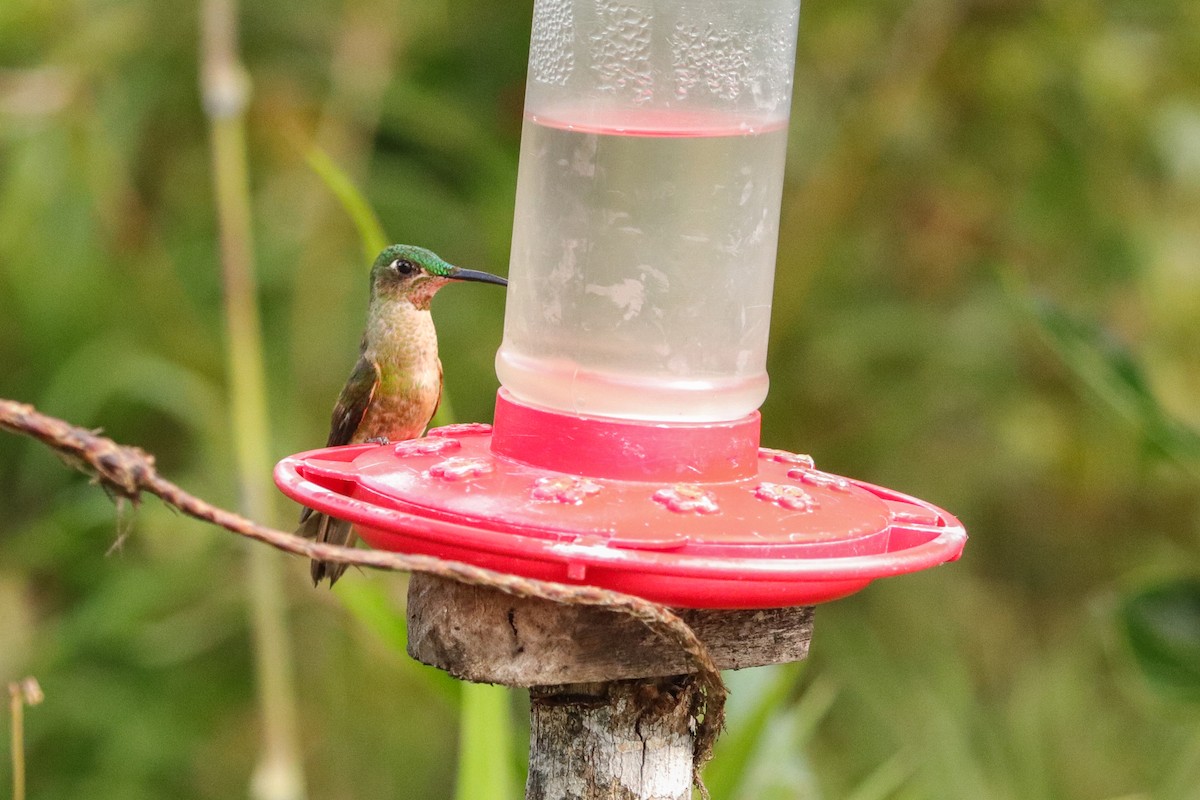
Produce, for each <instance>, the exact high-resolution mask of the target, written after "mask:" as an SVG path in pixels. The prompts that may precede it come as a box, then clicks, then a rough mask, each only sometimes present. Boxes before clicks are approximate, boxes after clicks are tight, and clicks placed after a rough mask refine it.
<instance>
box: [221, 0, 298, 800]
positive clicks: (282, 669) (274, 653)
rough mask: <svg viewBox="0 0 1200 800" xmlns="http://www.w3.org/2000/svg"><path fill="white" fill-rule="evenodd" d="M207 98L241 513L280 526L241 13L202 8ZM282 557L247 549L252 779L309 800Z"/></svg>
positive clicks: (284, 795)
mask: <svg viewBox="0 0 1200 800" xmlns="http://www.w3.org/2000/svg"><path fill="white" fill-rule="evenodd" d="M201 23H202V24H201V41H200V45H201V46H200V59H201V64H200V66H201V87H200V88H201V94H202V96H203V99H204V110H205V114H206V116H207V118H208V123H209V134H210V142H211V157H212V171H213V182H214V192H215V202H216V212H217V226H218V233H219V239H220V245H221V269H222V275H221V277H222V284H223V286H224V289H225V291H224V294H223V298H224V303H225V325H226V341H225V345H226V346H225V354H226V364H227V369H228V374H229V405H230V422H229V424H230V427H231V431H232V437H233V444H234V452H235V457H236V461H237V465H236V466H237V483H238V491H239V494H240V502H239V508H240V509H241V511H242V512H243V513H245V514H246V515H247V516H248V517H250V518H251V519H256V520H263V521H268V520H270V519H271V518H272V516H273V514H272V513H271V510H272V509H271V498H272V497H274V496H275V495H274V487H272V486H271V477H270V476H271V467H272V461H271V458H270V451H271V449H270V445H269V437H270V434H269V431H270V423H269V421H268V420H269V416H268V413H267V408H268V405H267V391H266V374H265V367H264V364H265V360H264V358H263V343H262V321H261V319H260V315H259V310H258V283H257V276H256V273H255V265H254V238H253V226H252V222H251V216H252V215H251V209H250V175H249V164H248V161H249V158H248V156H247V144H246V120H245V113H246V105H247V103H248V100H249V79H248V77H247V76H246V73H245V71H244V69H243V68H242V65H241V63H240V62H239V60H238V53H237V6H236V4H235V3H234V2H233V0H207V2H206V3H204V5H203V6H202V8H201ZM281 558H282V556H281V554H280V553H277V552H274V551H272V550H271V549H270V548H267V547H260V546H257V545H253V546H250V547H247V548H246V559H247V582H248V586H247V588H248V590H249V606H250V617H251V623H252V626H253V632H254V657H255V667H256V670H257V679H258V695H259V706H260V711H261V714H262V720H263V742H262V749H263V752H262V753H261V755H260V757H259V760H258V764H257V765H256V766H255V771H254V776H253V778H252V779H251V794H252V795H253V796H254V797H256V798H258V800H303V798H305V797H306V795H307V792H306V789H305V779H304V769H303V766H302V764H301V756H300V731H299V726H298V724H297V711H296V695H295V681H294V676H293V664H292V653H291V641H290V639H289V635H288V630H287V615H286V611H285V609H284V599H283V598H284V594H283V589H282V583H283V581H282V576H281V572H280V570H281V568H280V561H281Z"/></svg>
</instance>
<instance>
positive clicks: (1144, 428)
mask: <svg viewBox="0 0 1200 800" xmlns="http://www.w3.org/2000/svg"><path fill="white" fill-rule="evenodd" d="M1010 284H1011V282H1010ZM1008 289H1009V291H1010V294H1011V295H1012V296H1013V297H1014V298H1016V299H1017V300H1018V301H1019V302H1020V304H1021V306H1022V308H1023V310H1024V311H1025V312H1026V313H1027V314H1028V315H1029V317H1030V318H1031V319H1032V320H1033V321H1034V323H1035V324H1036V325H1037V327H1038V330H1039V331H1040V332H1041V333H1042V335H1043V337H1044V338H1045V340H1046V341H1047V343H1048V344H1049V345H1050V347H1051V348H1052V349H1053V350H1054V352H1055V353H1057V354H1058V356H1059V358H1061V359H1062V361H1063V363H1064V364H1066V365H1067V367H1069V368H1070V369H1071V371H1072V372H1074V373H1075V374H1076V375H1077V376H1078V377H1079V378H1080V380H1082V381H1083V382H1084V384H1086V385H1087V386H1088V388H1089V389H1091V390H1092V391H1093V392H1095V394H1096V395H1098V396H1099V398H1100V399H1101V400H1103V401H1104V402H1105V403H1106V404H1107V405H1108V406H1110V407H1111V408H1112V409H1113V410H1115V411H1116V412H1117V413H1118V414H1120V415H1121V416H1122V417H1123V418H1124V419H1125V420H1126V421H1127V422H1129V423H1130V424H1132V425H1134V426H1135V427H1136V428H1137V429H1138V430H1139V431H1140V432H1141V433H1142V435H1143V437H1144V438H1145V440H1146V442H1147V443H1148V444H1150V445H1151V446H1153V447H1154V448H1155V449H1156V450H1157V451H1159V452H1160V453H1161V454H1162V455H1164V456H1166V457H1167V458H1169V459H1171V460H1172V461H1174V462H1175V463H1176V464H1178V465H1179V466H1180V467H1181V468H1183V469H1185V470H1186V471H1187V472H1188V473H1190V474H1191V475H1193V476H1194V477H1196V478H1197V479H1200V433H1197V432H1196V431H1195V430H1192V429H1191V428H1189V427H1188V426H1186V425H1185V424H1183V423H1182V422H1180V421H1179V420H1177V419H1175V418H1174V417H1173V416H1172V415H1171V414H1170V413H1169V412H1168V411H1167V410H1166V409H1165V408H1163V406H1162V404H1161V403H1160V402H1159V400H1158V398H1157V397H1156V396H1155V394H1154V391H1153V389H1152V388H1151V387H1150V383H1149V381H1148V380H1147V379H1146V375H1145V371H1144V370H1143V368H1142V365H1141V363H1140V362H1139V361H1138V359H1137V357H1136V356H1135V355H1134V354H1133V353H1132V352H1131V351H1130V350H1129V348H1128V347H1126V346H1125V344H1124V343H1123V342H1121V341H1120V340H1118V339H1117V338H1116V336H1115V335H1113V334H1112V333H1111V332H1110V331H1107V330H1105V329H1104V328H1102V327H1100V326H1099V325H1097V324H1095V323H1093V322H1090V321H1085V320H1081V319H1078V318H1076V317H1073V316H1071V315H1070V314H1068V313H1067V312H1066V311H1064V310H1063V309H1062V308H1060V307H1058V306H1057V305H1055V304H1054V303H1053V302H1052V301H1050V300H1048V299H1045V298H1037V297H1032V296H1031V295H1029V293H1028V292H1026V291H1022V290H1019V289H1014V288H1013V287H1012V286H1011V285H1009V286H1008Z"/></svg>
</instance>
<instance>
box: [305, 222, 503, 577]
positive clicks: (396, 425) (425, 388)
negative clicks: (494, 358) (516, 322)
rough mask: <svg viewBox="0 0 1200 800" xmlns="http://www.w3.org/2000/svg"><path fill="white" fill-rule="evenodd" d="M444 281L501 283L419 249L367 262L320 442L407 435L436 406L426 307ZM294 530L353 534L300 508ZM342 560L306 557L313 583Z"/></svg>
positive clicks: (322, 535)
mask: <svg viewBox="0 0 1200 800" xmlns="http://www.w3.org/2000/svg"><path fill="white" fill-rule="evenodd" d="M451 281H478V282H481V283H494V284H497V285H499V286H507V285H508V281H506V280H505V279H504V278H501V277H499V276H497V275H492V274H491V273H488V272H479V271H476V270H473V269H463V268H461V267H456V266H453V265H452V264H448V263H446V262H445V261H444V260H442V258H441V257H440V256H438V255H437V254H436V253H433V252H431V251H429V250H426V249H425V248H423V247H416V246H413V245H409V244H394V245H391V246H389V247H387V248H386V249H384V251H383V252H382V253H380V254H379V256H378V257H377V258H376V259H375V263H374V265H373V266H372V267H371V300H370V303H369V305H368V306H367V328H366V331H365V332H364V333H363V337H362V343H361V344H360V345H359V354H358V362H357V363H356V364H355V365H354V370H353V371H352V372H351V373H350V378H349V380H347V381H346V385H345V386H343V387H342V393H341V394H340V395H339V396H338V400H337V404H336V405H335V406H334V407H333V416H332V418H331V419H330V423H329V440H328V442H327V443H326V446H327V447H333V446H335V445H343V444H359V443H362V442H371V441H376V442H380V443H384V444H386V443H387V442H390V441H400V440H403V439H413V438H415V437H417V436H420V435H421V434H422V433H423V432H424V431H425V426H426V425H428V424H429V420H430V419H432V418H433V415H434V412H436V411H437V407H438V401H439V400H440V399H441V396H442V362H441V360H440V359H439V358H438V347H437V330H436V329H435V328H434V325H433V316H432V315H431V314H430V313H429V304H430V303H431V302H432V301H433V296H434V295H435V294H437V291H438V289H441V288H442V287H443V286H445V285H446V284H447V283H450V282H451ZM296 533H298V534H299V535H301V536H305V537H307V538H309V539H316V540H317V541H319V542H328V543H330V544H339V545H347V544H350V542H351V540H352V539H353V538H354V535H353V533H351V530H350V523H349V522H346V521H344V520H340V519H336V518H334V517H330V516H328V515H326V514H322V513H321V512H319V511H315V510H313V509H311V508H305V509H304V511H303V512H302V513H301V514H300V527H299V528H297V529H296ZM345 570H346V566H345V565H344V564H331V563H329V562H326V561H313V562H312V579H313V584H314V585H317V584H319V583H320V582H321V581H322V580H324V579H326V578H328V579H329V585H330V586H331V587H332V586H333V584H334V583H335V582H336V581H337V579H338V578H340V577H341V575H342V573H343V572H345Z"/></svg>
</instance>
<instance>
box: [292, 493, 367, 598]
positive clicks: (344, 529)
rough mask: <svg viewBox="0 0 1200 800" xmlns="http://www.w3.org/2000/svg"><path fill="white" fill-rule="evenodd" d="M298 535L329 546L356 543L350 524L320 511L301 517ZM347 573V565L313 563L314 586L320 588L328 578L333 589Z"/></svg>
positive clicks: (322, 562)
mask: <svg viewBox="0 0 1200 800" xmlns="http://www.w3.org/2000/svg"><path fill="white" fill-rule="evenodd" d="M296 533H297V534H298V535H300V536H303V537H304V538H306V539H315V540H316V541H318V542H325V543H327V544H337V545H343V546H345V545H349V544H350V543H351V542H353V541H354V532H353V531H352V530H351V529H350V523H349V522H346V521H345V520H341V519H337V518H335V517H331V516H329V515H327V514H322V513H321V512H319V511H313V512H312V513H310V514H306V515H305V516H303V517H301V520H300V527H299V528H297V529H296ZM345 571H346V565H345V564H333V563H331V562H329V561H313V562H312V579H313V585H314V586H319V585H320V583H321V581H323V580H325V579H326V578H328V579H329V586H330V588H333V585H334V584H335V583H337V579H338V578H340V577H342V573H343V572H345Z"/></svg>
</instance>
